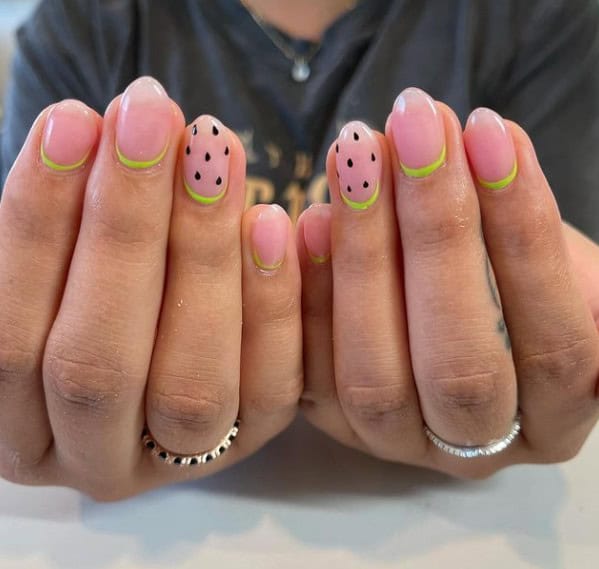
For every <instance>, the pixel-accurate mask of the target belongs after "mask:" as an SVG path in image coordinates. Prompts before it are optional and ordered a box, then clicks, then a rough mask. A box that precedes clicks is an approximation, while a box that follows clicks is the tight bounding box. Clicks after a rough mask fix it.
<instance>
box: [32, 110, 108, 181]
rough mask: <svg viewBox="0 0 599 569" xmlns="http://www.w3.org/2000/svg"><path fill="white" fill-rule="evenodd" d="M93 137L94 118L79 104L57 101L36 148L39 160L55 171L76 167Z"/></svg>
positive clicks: (74, 168) (93, 139) (86, 153)
mask: <svg viewBox="0 0 599 569" xmlns="http://www.w3.org/2000/svg"><path fill="white" fill-rule="evenodd" d="M97 136H98V127H97V125H96V120H95V119H94V116H93V114H92V112H91V111H90V110H89V109H88V108H87V107H86V106H85V105H84V104H83V103H80V102H79V101H63V102H62V103H58V104H57V105H56V106H55V107H54V108H53V109H52V110H51V111H50V114H49V115H48V118H47V119H46V125H45V126H44V133H43V136H42V144H41V147H40V154H41V158H42V162H43V163H44V164H45V165H46V166H48V167H49V168H52V170H57V171H59V172H68V171H70V170H76V169H77V168H79V167H80V166H83V164H85V162H86V161H87V158H88V157H89V153H90V152H91V149H92V147H93V146H94V144H95V143H96V138H97Z"/></svg>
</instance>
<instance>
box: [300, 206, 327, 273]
mask: <svg viewBox="0 0 599 569" xmlns="http://www.w3.org/2000/svg"><path fill="white" fill-rule="evenodd" d="M304 215H305V217H304V243H305V244H306V249H307V251H308V255H309V256H310V259H311V260H312V262H313V263H316V264H317V265H322V264H323V263H326V262H327V261H328V260H329V259H330V258H331V208H330V206H329V205H327V204H313V205H311V206H310V207H309V208H308V210H307V211H306V213H305V214H304Z"/></svg>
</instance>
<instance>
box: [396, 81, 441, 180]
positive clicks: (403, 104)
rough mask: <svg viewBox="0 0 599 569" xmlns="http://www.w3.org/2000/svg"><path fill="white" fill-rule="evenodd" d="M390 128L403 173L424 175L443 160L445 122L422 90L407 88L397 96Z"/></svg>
mask: <svg viewBox="0 0 599 569" xmlns="http://www.w3.org/2000/svg"><path fill="white" fill-rule="evenodd" d="M391 132H392V133H393V141H394V142H395V148H396V150H397V156H398V158H399V163H400V165H401V168H402V170H403V171H404V173H405V174H406V176H410V177H412V178H424V177H426V176H429V175H430V174H432V173H433V172H434V171H435V170H437V169H438V168H440V167H441V166H442V165H443V164H444V163H445V158H446V145H445V126H444V124H443V117H442V115H441V113H440V111H439V109H438V108H437V105H435V101H433V99H432V98H431V97H430V96H429V95H428V94H427V93H425V92H424V91H421V90H420V89H415V88H413V87H412V88H409V89H406V90H405V91H403V92H402V93H401V94H400V95H399V97H397V99H396V101H395V104H394V105H393V111H392V113H391Z"/></svg>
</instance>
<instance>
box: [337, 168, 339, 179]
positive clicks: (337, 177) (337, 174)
mask: <svg viewBox="0 0 599 569" xmlns="http://www.w3.org/2000/svg"><path fill="white" fill-rule="evenodd" d="M338 177H339V170H337V178H338Z"/></svg>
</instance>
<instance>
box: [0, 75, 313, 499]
mask: <svg viewBox="0 0 599 569" xmlns="http://www.w3.org/2000/svg"><path fill="white" fill-rule="evenodd" d="M115 142H116V143H115ZM40 148H43V154H40ZM117 148H118V150H117ZM119 156H120V157H121V158H120V159H119ZM184 179H185V180H186V182H187V186H188V188H187V189H188V191H187V192H186V190H185V189H184V183H183V180H184ZM244 185H245V157H244V152H243V148H242V146H241V144H240V142H239V140H238V139H237V137H236V136H235V135H234V133H233V132H231V131H230V130H229V129H227V128H225V127H224V126H223V125H222V124H221V123H220V122H219V121H218V120H216V119H214V118H212V117H209V116H207V115H204V116H202V117H199V118H198V119H197V120H196V121H194V123H192V125H190V126H189V127H187V129H185V128H184V120H183V116H182V113H181V111H180V110H179V108H178V107H177V105H176V104H175V103H174V102H173V101H171V100H170V99H169V98H168V96H167V95H166V94H165V93H164V91H163V89H162V87H161V86H160V85H159V84H158V83H156V82H155V81H154V80H152V79H150V78H142V79H139V80H137V81H136V82H134V83H133V84H132V85H131V86H130V87H129V89H128V90H127V91H126V92H125V94H124V95H123V96H122V97H117V98H116V99H115V100H114V101H113V102H112V103H111V104H110V106H109V107H108V109H107V110H106V114H105V116H104V119H101V118H100V117H99V116H97V115H96V114H95V113H94V112H93V111H91V110H90V109H88V108H87V107H85V106H84V105H83V104H81V103H78V102H75V101H66V102H62V103H60V104H57V105H54V106H52V107H50V108H48V109H46V110H45V111H44V112H43V113H42V114H41V115H40V117H39V118H38V120H37V121H36V122H35V124H34V125H33V127H32V129H31V132H30V134H29V137H28V138H27V141H26V142H25V145H24V147H23V150H22V151H21V153H20V155H19V157H18V159H17V161H16V163H15V165H14V167H13V169H12V171H11V173H10V175H9V178H8V180H7V182H6V187H5V190H4V195H3V199H2V202H1V205H0V299H1V300H0V474H1V475H2V476H3V477H4V478H7V479H8V480H12V481H15V482H20V483H24V484H35V485H45V484H49V485H66V486H71V487H73V488H78V489H80V490H82V491H84V492H86V493H88V494H89V495H91V496H92V497H94V498H96V499H99V500H115V499H118V498H123V497H127V496H131V495H134V494H137V493H139V492H142V491H144V490H147V489H150V488H154V487H157V486H159V485H162V484H166V483H170V482H175V481H180V480H189V479H194V478H200V477H202V476H205V475H207V474H211V473H214V472H216V471H219V470H221V469H223V468H226V467H228V466H230V465H231V464H233V463H235V462H237V461H239V460H241V459H242V458H244V457H246V456H248V455H250V454H251V453H253V452H254V451H256V449H258V448H259V447H261V446H262V445H263V444H264V443H265V442H266V441H268V440H269V439H270V438H272V437H273V436H274V435H276V434H277V433H278V432H280V431H281V430H282V429H284V428H285V427H286V426H287V425H288V423H289V422H290V421H291V420H292V418H293V417H294V415H295V413H296V408H297V401H298V399H299V396H300V393H301V389H302V362H301V357H302V355H301V339H302V338H301V314H300V272H299V264H298V260H297V255H296V247H295V243H294V241H293V235H292V229H291V223H290V220H289V219H288V217H287V216H286V214H285V213H284V211H283V210H281V208H278V207H274V206H257V207H255V208H253V209H251V210H249V211H248V212H246V213H245V214H243V208H244ZM202 202H203V203H202ZM207 202H211V203H207ZM167 252H168V254H167ZM254 258H256V259H257V260H258V261H259V262H261V263H262V264H267V265H280V266H279V267H278V269H277V270H269V269H268V268H259V267H257V266H256V264H255V262H254ZM242 320H243V333H242ZM237 417H240V419H241V426H240V430H239V436H238V437H237V439H235V440H234V442H233V443H232V444H231V446H230V448H228V449H227V450H226V452H225V453H223V455H222V456H218V457H216V458H215V460H214V461H212V462H210V463H204V464H199V465H195V466H189V467H184V466H177V465H174V464H167V463H165V462H163V461H162V460H161V459H160V458H159V457H158V456H155V455H153V454H152V453H151V452H150V450H148V449H146V448H144V447H143V445H142V441H141V434H142V430H143V428H144V425H145V424H146V423H147V425H148V426H149V429H150V431H151V433H152V435H153V436H154V438H155V439H156V440H157V441H158V442H159V443H160V445H161V446H163V447H165V448H166V449H169V450H170V451H172V452H173V453H182V454H194V453H200V452H203V451H205V450H209V449H212V448H213V447H215V446H218V445H219V441H221V440H222V439H223V437H225V435H226V434H227V432H228V431H229V429H231V427H232V425H233V424H234V422H235V420H236V418H237Z"/></svg>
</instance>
